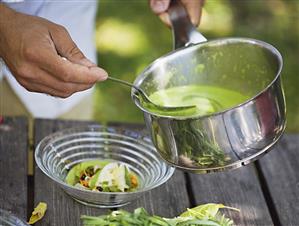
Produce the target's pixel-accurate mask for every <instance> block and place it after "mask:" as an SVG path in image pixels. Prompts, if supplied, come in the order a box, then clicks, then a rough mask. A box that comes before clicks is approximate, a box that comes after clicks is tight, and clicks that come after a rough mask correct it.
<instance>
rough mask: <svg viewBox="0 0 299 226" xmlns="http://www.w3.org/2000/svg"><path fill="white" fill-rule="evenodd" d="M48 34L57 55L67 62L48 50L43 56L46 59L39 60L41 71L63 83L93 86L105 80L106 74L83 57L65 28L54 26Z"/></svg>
mask: <svg viewBox="0 0 299 226" xmlns="http://www.w3.org/2000/svg"><path fill="white" fill-rule="evenodd" d="M50 32H51V38H52V40H51V41H53V43H54V46H55V49H56V51H57V53H58V54H59V55H60V56H62V57H65V58H66V59H67V60H64V59H63V58H62V57H60V56H59V55H58V54H56V51H53V50H50V49H49V51H48V53H47V54H43V56H46V55H47V59H43V57H41V58H40V60H42V59H43V60H44V61H43V62H41V61H40V63H41V65H42V66H43V69H45V70H47V71H48V72H49V73H50V74H52V75H53V76H55V77H56V78H57V79H59V80H61V81H63V82H72V83H80V84H94V83H95V82H97V81H103V80H105V79H106V78H107V72H106V71H105V70H103V69H101V68H99V67H97V66H96V64H94V63H93V62H91V61H90V60H88V59H87V58H86V57H85V56H84V54H83V53H82V52H81V51H80V49H79V48H78V47H77V46H76V44H75V43H74V41H73V40H72V39H71V37H70V35H69V33H68V32H67V30H66V29H65V28H63V27H62V26H58V25H55V26H53V27H52V28H51V30H50Z"/></svg>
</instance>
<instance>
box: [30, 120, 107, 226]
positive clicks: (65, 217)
mask: <svg viewBox="0 0 299 226" xmlns="http://www.w3.org/2000/svg"><path fill="white" fill-rule="evenodd" d="M87 124H91V122H85V121H81V122H78V121H60V120H42V119H38V120H36V121H35V145H37V144H38V142H39V141H40V140H41V139H42V138H44V137H45V136H47V135H49V134H51V133H53V132H56V131H58V130H61V129H65V128H70V127H73V126H80V125H87ZM40 201H43V202H46V203H47V204H48V210H47V214H46V215H45V217H44V218H43V219H42V220H41V221H40V222H38V223H37V224H36V225H49V226H60V225H72V226H77V225H78V226H79V225H81V221H80V216H81V215H82V214H87V215H101V214H104V213H106V212H107V210H103V209H96V208H91V207H86V206H84V205H82V204H80V203H78V202H76V201H74V200H73V199H72V198H71V197H70V196H68V195H67V194H66V193H64V191H63V190H62V189H61V188H60V187H59V186H57V185H56V184H55V183H54V182H52V180H50V179H49V178H48V177H47V176H46V175H44V174H43V173H42V172H41V170H40V169H39V168H38V167H37V166H35V174H34V203H35V205H37V203H38V202H40Z"/></svg>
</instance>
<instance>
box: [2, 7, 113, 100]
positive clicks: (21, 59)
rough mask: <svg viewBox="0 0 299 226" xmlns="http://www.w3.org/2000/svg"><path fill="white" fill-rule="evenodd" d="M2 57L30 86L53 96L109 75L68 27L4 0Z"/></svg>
mask: <svg viewBox="0 0 299 226" xmlns="http://www.w3.org/2000/svg"><path fill="white" fill-rule="evenodd" d="M0 57H1V58H3V60H4V62H5V63H6V65H7V66H8V67H9V69H10V70H11V72H12V73H13V75H14V76H15V78H16V79H17V81H18V82H19V83H20V84H21V85H22V86H24V87H25V88H26V89H27V90H29V91H33V92H40V93H47V94H50V95H52V96H58V97H64V98H65V97H68V96H70V95H72V94H73V93H75V92H78V91H82V90H86V89H88V88H90V87H92V86H93V85H94V84H95V83H96V82H97V81H103V80H105V79H106V78H107V73H106V72H105V71H104V70H103V69H101V68H99V67H97V66H96V65H95V64H94V63H92V62H91V61H89V60H88V59H87V58H86V57H85V56H84V55H83V53H82V52H81V51H80V50H79V49H78V47H77V46H76V44H75V43H74V42H73V40H72V39H71V37H70V35H69V33H68V32H67V30H66V29H65V28H64V27H62V26H60V25H57V24H54V23H52V22H50V21H48V20H45V19H42V18H39V17H34V16H29V15H25V14H21V13H17V12H15V11H13V10H11V9H9V8H8V7H6V6H5V5H4V4H1V3H0ZM66 59H67V60H66Z"/></svg>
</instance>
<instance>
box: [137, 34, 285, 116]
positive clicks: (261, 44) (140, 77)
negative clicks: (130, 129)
mask: <svg viewBox="0 0 299 226" xmlns="http://www.w3.org/2000/svg"><path fill="white" fill-rule="evenodd" d="M240 42H241V43H242V42H243V43H250V44H253V45H257V46H259V47H261V48H264V49H267V50H268V51H270V52H272V54H273V55H275V56H276V57H277V59H278V64H279V65H278V70H277V72H276V75H275V77H274V79H273V80H272V81H271V82H270V83H269V84H268V85H267V86H266V87H265V88H264V89H262V90H261V91H260V92H258V93H257V94H256V95H254V96H252V97H251V98H249V99H248V100H246V101H244V102H242V103H240V104H238V105H235V106H233V107H231V108H228V109H225V110H222V111H218V112H215V113H211V114H206V115H202V116H179V117H178V116H167V115H160V114H158V113H154V112H151V111H149V110H147V109H146V108H144V107H143V106H142V105H141V104H140V101H139V99H138V98H137V97H136V95H135V90H134V89H131V98H132V100H133V102H134V103H135V105H136V106H137V107H138V108H139V109H140V110H142V111H143V113H148V114H150V115H151V116H155V117H159V118H164V119H168V120H177V121H181V120H196V119H204V118H208V117H214V116H218V115H222V114H224V113H226V112H230V111H233V110H234V109H237V108H239V107H242V106H244V105H246V104H248V103H249V102H251V101H252V100H254V99H257V98H258V97H259V96H260V95H262V94H263V93H265V92H266V91H267V90H268V89H269V88H270V87H271V86H272V85H273V84H274V83H275V82H276V81H277V80H278V79H279V77H280V75H281V71H282V67H283V59H282V56H281V54H280V52H279V51H278V50H277V49H276V48H275V47H274V46H273V45H271V44H269V43H267V42H264V41H261V40H257V39H253V38H246V37H227V38H219V39H213V40H210V41H207V42H201V43H198V44H194V45H192V46H185V47H182V48H179V49H175V50H173V51H171V52H169V53H167V54H165V55H163V56H161V57H159V58H158V59H156V60H154V61H153V62H152V63H151V64H149V66H147V67H146V68H145V69H144V70H143V72H142V73H141V74H139V75H138V76H137V78H136V79H135V81H134V85H136V86H139V85H140V84H141V83H142V81H143V80H144V78H145V74H146V72H147V71H149V70H151V68H152V67H153V66H155V65H156V64H157V63H158V62H160V61H161V60H164V59H166V58H169V57H171V56H174V55H175V54H176V53H178V52H180V51H186V50H187V49H188V50H191V49H192V48H194V49H195V48H199V47H200V46H204V45H206V44H214V45H217V44H218V45H219V44H222V43H240Z"/></svg>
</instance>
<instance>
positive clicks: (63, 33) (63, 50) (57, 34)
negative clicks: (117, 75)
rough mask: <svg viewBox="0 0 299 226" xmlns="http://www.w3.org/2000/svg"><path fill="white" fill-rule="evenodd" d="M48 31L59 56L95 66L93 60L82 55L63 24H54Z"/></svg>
mask: <svg viewBox="0 0 299 226" xmlns="http://www.w3.org/2000/svg"><path fill="white" fill-rule="evenodd" d="M50 32H51V38H52V41H53V42H54V44H55V48H56V51H57V53H58V54H59V55H60V56H63V57H65V58H67V59H68V60H69V61H71V62H73V63H76V64H81V65H84V66H86V67H92V66H95V64H94V63H93V62H91V61H90V60H88V59H87V58H86V57H85V56H84V54H83V53H82V52H81V50H80V49H79V48H78V47H77V45H76V43H75V42H74V41H73V40H72V38H71V36H70V34H69V33H68V31H67V30H66V29H65V28H64V27H63V26H60V25H55V26H53V27H52V28H51V30H50Z"/></svg>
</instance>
